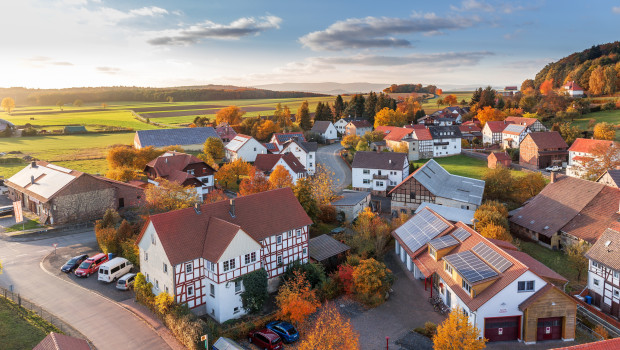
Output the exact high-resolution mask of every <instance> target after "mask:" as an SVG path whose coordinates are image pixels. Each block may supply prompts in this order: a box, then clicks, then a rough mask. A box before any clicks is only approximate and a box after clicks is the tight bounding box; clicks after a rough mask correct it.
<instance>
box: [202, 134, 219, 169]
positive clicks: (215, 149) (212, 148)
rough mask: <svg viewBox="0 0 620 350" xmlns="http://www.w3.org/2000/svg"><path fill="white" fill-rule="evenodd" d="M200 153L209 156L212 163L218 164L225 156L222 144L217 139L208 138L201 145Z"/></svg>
mask: <svg viewBox="0 0 620 350" xmlns="http://www.w3.org/2000/svg"><path fill="white" fill-rule="evenodd" d="M202 153H203V154H205V155H208V156H210V157H211V158H210V159H212V160H213V162H215V163H219V162H221V161H222V158H224V156H225V152H224V143H222V140H221V139H220V138H219V137H209V138H208V139H207V140H206V141H205V144H204V145H203V148H202ZM207 159H209V158H207Z"/></svg>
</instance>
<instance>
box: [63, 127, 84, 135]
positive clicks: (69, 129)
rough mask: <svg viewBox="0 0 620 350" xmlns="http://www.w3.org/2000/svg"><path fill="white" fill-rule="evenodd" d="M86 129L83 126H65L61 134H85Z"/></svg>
mask: <svg viewBox="0 0 620 350" xmlns="http://www.w3.org/2000/svg"><path fill="white" fill-rule="evenodd" d="M86 132H87V131H86V127H85V126H84V125H67V126H65V128H64V129H63V133H65V134H85V133H86Z"/></svg>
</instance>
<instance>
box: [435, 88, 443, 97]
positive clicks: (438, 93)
mask: <svg viewBox="0 0 620 350" xmlns="http://www.w3.org/2000/svg"><path fill="white" fill-rule="evenodd" d="M435 93H436V94H437V95H438V96H441V94H443V90H442V89H435Z"/></svg>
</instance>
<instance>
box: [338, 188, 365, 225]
mask: <svg viewBox="0 0 620 350" xmlns="http://www.w3.org/2000/svg"><path fill="white" fill-rule="evenodd" d="M331 205H332V207H334V208H335V209H336V211H337V212H339V213H340V212H342V213H343V215H344V220H345V221H347V222H352V221H353V220H355V218H357V216H358V215H359V213H361V212H362V211H363V210H364V208H367V207H368V206H369V205H370V192H367V191H351V190H345V191H344V192H342V193H341V194H340V196H339V197H338V199H336V200H335V201H333V202H332V203H331Z"/></svg>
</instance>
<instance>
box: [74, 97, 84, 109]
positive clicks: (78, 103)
mask: <svg viewBox="0 0 620 350" xmlns="http://www.w3.org/2000/svg"><path fill="white" fill-rule="evenodd" d="M82 105H84V101H82V100H80V99H79V98H78V99H77V100H75V101H73V106H74V107H82Z"/></svg>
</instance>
